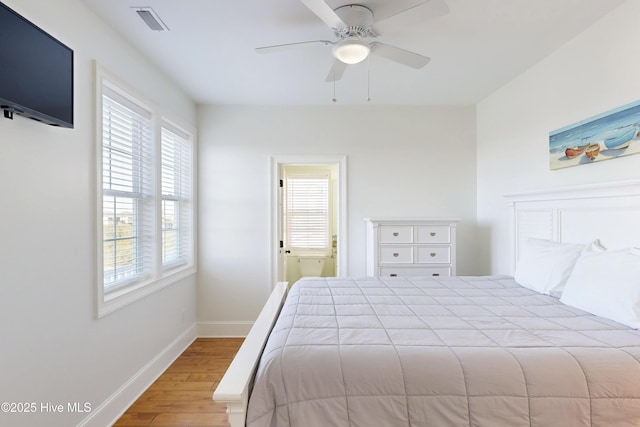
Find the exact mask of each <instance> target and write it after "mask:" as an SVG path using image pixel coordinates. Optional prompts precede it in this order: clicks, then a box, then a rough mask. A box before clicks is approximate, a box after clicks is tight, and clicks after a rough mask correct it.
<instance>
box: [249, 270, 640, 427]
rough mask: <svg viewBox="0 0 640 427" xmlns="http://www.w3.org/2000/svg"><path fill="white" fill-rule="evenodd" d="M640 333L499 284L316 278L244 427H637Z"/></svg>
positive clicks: (261, 370)
mask: <svg viewBox="0 0 640 427" xmlns="http://www.w3.org/2000/svg"><path fill="white" fill-rule="evenodd" d="M639 425H640V333H639V332H638V331H637V330H633V329H630V328H628V327H626V326H623V325H620V324H618V323H616V322H613V321H610V320H607V319H604V318H600V317H596V316H593V315H590V314H588V313H586V312H583V311H581V310H578V309H575V308H572V307H569V306H566V305H563V304H562V303H560V302H559V300H558V299H557V298H554V297H550V296H545V295H541V294H538V293H536V292H534V291H531V290H529V289H526V288H523V287H521V286H519V285H518V284H517V283H516V282H514V280H513V279H512V278H510V277H507V276H486V277H451V278H419V277H408V278H362V279H359V278H352V279H339V278H311V279H303V280H301V281H299V282H297V283H296V284H295V285H294V286H293V287H292V289H291V291H290V293H289V295H288V297H287V300H286V301H285V304H284V306H283V309H282V312H281V314H280V316H279V318H278V320H277V322H276V324H275V326H274V328H273V331H272V332H271V335H270V337H269V340H268V342H267V344H266V347H265V349H264V352H263V355H262V357H261V360H260V363H259V366H258V369H257V372H256V377H255V380H254V385H253V389H252V392H251V395H250V399H249V406H248V412H247V426H249V427H267V426H270V427H279V426H298V427H302V426H304V427H314V426H322V427H328V426H354V427H372V426H384V427H394V426H398V427H405V426H406V427H408V426H412V427H416V426H437V427H439V426H487V427H489V426H490V427H499V426H509V427H518V426H523V427H524V426H527V427H537V426H539V427H550V426H562V427H567V426H603V427H604V426H606V427H611V426H639Z"/></svg>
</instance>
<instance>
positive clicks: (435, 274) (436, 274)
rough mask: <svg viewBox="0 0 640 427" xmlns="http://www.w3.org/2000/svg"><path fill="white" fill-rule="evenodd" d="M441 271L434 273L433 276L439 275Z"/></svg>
mask: <svg viewBox="0 0 640 427" xmlns="http://www.w3.org/2000/svg"><path fill="white" fill-rule="evenodd" d="M439 275H440V273H433V274H432V276H439Z"/></svg>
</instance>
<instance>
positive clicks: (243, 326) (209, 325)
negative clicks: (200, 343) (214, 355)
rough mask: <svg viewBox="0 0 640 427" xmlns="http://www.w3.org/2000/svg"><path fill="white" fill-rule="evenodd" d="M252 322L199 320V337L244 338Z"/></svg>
mask: <svg viewBox="0 0 640 427" xmlns="http://www.w3.org/2000/svg"><path fill="white" fill-rule="evenodd" d="M252 326H253V322H199V323H198V337H199V338H244V337H246V336H247V334H248V333H249V330H250V329H251V327H252Z"/></svg>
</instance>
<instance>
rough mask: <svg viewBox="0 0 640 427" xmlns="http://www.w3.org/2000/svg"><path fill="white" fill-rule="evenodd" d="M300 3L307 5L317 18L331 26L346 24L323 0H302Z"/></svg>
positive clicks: (336, 26)
mask: <svg viewBox="0 0 640 427" xmlns="http://www.w3.org/2000/svg"><path fill="white" fill-rule="evenodd" d="M302 3H303V4H304V5H305V6H307V7H308V8H309V9H310V10H311V11H312V12H313V13H315V14H316V15H317V16H318V18H320V19H322V21H323V22H324V23H325V24H327V25H328V26H329V27H331V28H344V27H346V26H347V24H345V23H344V21H343V20H342V19H341V18H340V17H339V16H338V15H336V13H335V12H334V11H333V9H331V7H330V6H329V5H328V4H327V2H326V1H324V0H302Z"/></svg>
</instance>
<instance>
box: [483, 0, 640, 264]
mask: <svg viewBox="0 0 640 427" xmlns="http://www.w3.org/2000/svg"><path fill="white" fill-rule="evenodd" d="M638 16H640V2H638V1H636V0H629V1H628V2H626V3H624V4H623V5H622V6H620V7H619V8H618V9H616V10H614V11H613V12H612V13H610V14H609V15H607V16H605V17H604V18H602V19H601V20H600V21H599V22H597V23H596V24H594V25H593V26H591V27H589V28H587V29H586V30H585V31H584V32H583V33H582V34H580V35H579V36H578V37H576V38H575V39H573V40H572V41H570V42H569V43H567V44H566V45H564V46H563V47H562V48H561V49H559V50H558V51H556V52H555V53H554V54H552V55H550V56H549V57H547V58H546V59H545V60H543V61H541V62H540V63H538V64H537V65H536V66H534V67H533V68H531V69H529V70H528V71H527V72H525V73H524V74H523V75H521V76H520V77H518V78H517V79H515V80H513V81H512V82H511V83H509V84H508V85H506V86H504V87H503V88H501V89H500V90H498V91H497V92H495V93H493V94H492V95H491V96H489V97H488V98H486V99H485V100H483V101H482V102H481V103H479V104H478V106H477V132H478V152H477V156H478V166H477V167H478V227H479V237H480V239H481V240H482V241H485V242H486V244H487V248H488V249H489V248H490V249H489V250H483V251H480V252H479V255H480V256H481V257H482V259H481V266H482V271H481V273H483V274H484V273H489V272H492V273H510V272H511V265H510V263H509V256H510V253H509V239H510V232H511V231H510V225H509V221H510V217H509V208H508V206H507V204H506V202H505V199H504V198H503V196H504V195H505V194H509V193H514V192H518V191H524V190H530V189H538V188H550V187H558V186H564V185H576V184H581V183H593V182H602V181H615V180H623V179H628V178H637V177H638V176H639V175H640V156H638V155H635V156H628V157H621V158H617V159H614V160H608V161H605V162H598V163H594V164H590V165H583V166H578V167H573V168H566V169H560V170H554V171H551V170H549V151H548V150H549V140H548V138H549V131H552V130H555V129H558V128H560V127H562V126H565V125H569V124H572V123H576V122H578V121H580V120H583V119H587V118H589V117H591V116H594V115H596V114H599V113H602V112H605V111H607V110H610V109H612V108H615V107H619V106H622V105H625V104H628V103H630V102H633V101H637V100H638V99H640V79H639V78H638V76H639V75H640V56H639V55H638V54H637V52H640V26H638V25H637V22H636V21H637V17H638Z"/></svg>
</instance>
